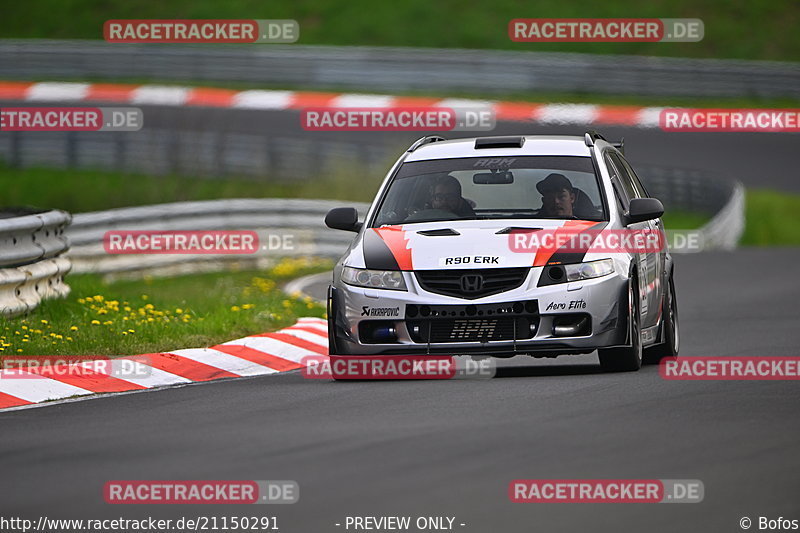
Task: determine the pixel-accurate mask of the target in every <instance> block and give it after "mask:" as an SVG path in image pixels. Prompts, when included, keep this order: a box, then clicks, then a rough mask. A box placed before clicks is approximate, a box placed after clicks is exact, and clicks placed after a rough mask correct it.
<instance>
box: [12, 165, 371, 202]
mask: <svg viewBox="0 0 800 533" xmlns="http://www.w3.org/2000/svg"><path fill="white" fill-rule="evenodd" d="M382 179H383V175H380V176H368V175H366V174H365V173H364V172H363V171H361V172H359V171H357V170H352V171H345V170H341V171H334V172H332V173H331V175H330V176H329V177H325V178H321V179H307V180H303V181H299V182H274V181H256V180H254V179H243V178H238V179H237V178H235V177H230V178H223V179H200V178H191V177H185V176H143V175H134V174H124V173H118V172H110V171H109V172H106V171H91V170H81V171H74V170H59V169H43V168H30V169H16V168H9V167H4V166H2V165H0V191H2V193H0V207H3V206H22V205H35V206H36V207H42V208H45V207H49V208H54V209H64V210H66V211H69V212H70V213H83V212H87V211H102V210H106V209H113V208H115V207H131V206H137V205H150V204H159V203H165V202H188V201H194V200H218V199H222V198H328V199H333V200H345V201H350V202H371V201H372V199H373V198H374V196H375V193H376V192H377V191H378V187H379V186H380V184H381V180H382Z"/></svg>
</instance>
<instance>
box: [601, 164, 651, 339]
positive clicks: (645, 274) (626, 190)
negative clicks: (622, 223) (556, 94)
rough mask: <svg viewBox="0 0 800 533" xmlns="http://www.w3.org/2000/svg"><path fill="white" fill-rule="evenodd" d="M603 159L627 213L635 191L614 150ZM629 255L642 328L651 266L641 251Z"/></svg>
mask: <svg viewBox="0 0 800 533" xmlns="http://www.w3.org/2000/svg"><path fill="white" fill-rule="evenodd" d="M604 159H605V162H606V165H607V166H608V170H609V173H610V174H611V181H612V184H613V185H614V189H615V191H617V193H618V194H620V195H621V196H622V203H623V207H624V212H627V211H628V209H629V204H630V201H631V200H633V199H634V198H638V197H639V196H638V194H637V192H636V189H635V188H634V186H633V183H632V181H631V179H630V176H629V175H628V173H627V171H626V170H625V166H624V165H623V164H622V161H621V160H620V159H619V156H618V154H617V152H616V151H615V150H606V151H605V154H604ZM650 228H651V225H650V224H649V222H637V223H635V224H630V225H629V226H628V229H631V230H648V229H650ZM631 255H632V257H633V258H634V261H635V262H636V265H637V268H638V272H639V277H638V282H639V309H640V311H641V314H642V327H643V328H644V327H647V326H648V325H649V324H650V320H651V316H650V310H651V308H652V303H653V301H652V294H651V291H650V289H649V286H651V285H650V284H651V280H652V277H653V272H652V269H653V264H652V262H651V261H649V260H648V259H649V258H648V256H647V254H646V253H644V252H643V251H639V252H634V253H632V254H631Z"/></svg>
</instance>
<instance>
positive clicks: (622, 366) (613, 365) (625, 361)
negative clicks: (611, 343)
mask: <svg viewBox="0 0 800 533" xmlns="http://www.w3.org/2000/svg"><path fill="white" fill-rule="evenodd" d="M638 288H639V283H638V282H637V281H636V278H631V282H630V285H629V286H628V317H629V320H628V326H629V328H630V340H631V345H630V346H624V347H620V348H605V349H599V350H597V355H598V357H599V358H600V367H601V368H602V369H603V372H633V371H635V370H639V369H640V368H641V367H642V318H641V312H640V311H639V290H638Z"/></svg>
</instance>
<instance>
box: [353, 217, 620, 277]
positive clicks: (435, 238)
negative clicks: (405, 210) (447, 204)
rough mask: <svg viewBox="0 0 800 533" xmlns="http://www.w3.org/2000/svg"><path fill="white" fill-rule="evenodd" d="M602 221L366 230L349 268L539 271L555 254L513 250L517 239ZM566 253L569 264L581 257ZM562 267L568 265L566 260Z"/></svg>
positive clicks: (542, 250) (454, 223)
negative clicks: (531, 269)
mask: <svg viewBox="0 0 800 533" xmlns="http://www.w3.org/2000/svg"><path fill="white" fill-rule="evenodd" d="M606 224H607V223H606V222H597V221H588V220H548V219H513V220H506V219H504V220H461V221H445V222H424V223H414V224H403V225H393V226H382V227H380V228H367V229H365V230H364V232H363V234H362V235H361V238H360V239H359V241H358V242H357V243H356V246H355V247H354V248H353V250H352V252H351V254H350V256H349V258H348V260H347V264H348V265H350V266H355V267H363V268H370V269H375V270H437V269H450V268H507V267H523V266H525V267H530V266H542V265H545V264H547V263H548V261H551V262H557V261H554V259H558V250H556V249H545V248H539V249H538V250H535V251H531V252H528V251H526V252H515V251H512V241H511V239H513V238H514V237H515V234H518V233H531V232H538V231H542V230H551V231H552V230H555V229H558V228H565V230H566V229H569V230H571V231H576V230H577V231H583V230H584V229H592V230H599V229H602V228H603V227H605V225H606ZM577 255H578V254H574V253H572V254H569V261H568V262H577V261H580V260H581V259H582V257H577ZM565 262H566V261H565Z"/></svg>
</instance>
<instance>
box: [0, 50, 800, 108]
mask: <svg viewBox="0 0 800 533" xmlns="http://www.w3.org/2000/svg"><path fill="white" fill-rule="evenodd" d="M0 78H7V79H41V78H47V79H61V80H67V79H81V80H85V79H100V80H121V79H131V78H135V79H140V80H142V79H144V80H161V81H167V80H181V81H186V80H192V81H223V82H226V83H227V82H230V81H238V82H249V83H253V84H258V85H261V86H263V85H272V86H282V87H286V86H294V87H307V88H318V89H326V88H357V89H359V90H379V91H390V92H392V93H395V92H397V91H403V90H426V91H452V90H458V91H461V90H463V89H464V88H465V87H468V88H470V90H473V91H481V92H486V93H492V94H494V93H501V92H509V91H511V92H523V91H525V92H527V91H545V92H565V91H566V92H579V93H587V94H636V95H658V96H732V97H749V96H755V97H793V98H796V97H798V96H800V64H798V63H784V62H777V61H775V62H773V61H741V60H722V59H685V58H662V57H643V56H620V55H595V54H576V53H549V52H548V53H545V52H527V51H519V52H517V51H500V50H464V49H429V48H389V47H343V46H305V45H268V46H267V45H264V46H256V45H246V46H231V45H227V46H213V45H178V44H166V45H158V44H146V45H142V44H109V43H105V42H103V41H52V40H2V41H0Z"/></svg>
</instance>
